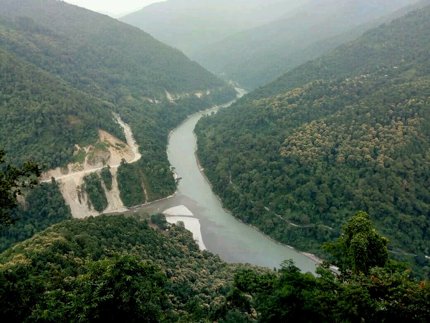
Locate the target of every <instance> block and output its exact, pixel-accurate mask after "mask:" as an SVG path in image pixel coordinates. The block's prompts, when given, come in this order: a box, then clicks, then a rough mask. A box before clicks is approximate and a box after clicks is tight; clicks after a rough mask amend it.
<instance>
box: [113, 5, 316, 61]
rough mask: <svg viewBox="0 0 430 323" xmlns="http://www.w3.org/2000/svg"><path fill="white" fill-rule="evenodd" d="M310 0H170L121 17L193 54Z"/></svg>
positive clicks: (277, 16) (273, 18)
mask: <svg viewBox="0 0 430 323" xmlns="http://www.w3.org/2000/svg"><path fill="white" fill-rule="evenodd" d="M307 1H308V0H305V1H303V0H301V1H299V0H293V1H284V0H168V1H164V2H161V3H156V4H153V5H150V6H148V7H145V8H143V9H142V10H140V11H137V12H135V13H132V14H129V15H127V16H125V17H123V18H121V20H122V21H124V22H126V23H129V24H131V25H134V26H137V27H139V28H141V29H143V30H145V31H146V32H149V33H150V34H151V35H153V36H154V37H156V38H157V39H160V40H161V41H164V42H166V43H167V44H169V45H172V46H174V47H177V48H179V49H181V50H183V51H184V52H185V53H186V54H188V55H191V56H193V53H194V52H195V51H196V50H202V49H203V48H205V47H206V46H207V45H209V44H211V43H214V42H216V41H219V40H221V39H223V38H225V37H227V36H230V35H233V34H234V33H237V32H239V31H243V30H247V29H250V28H253V27H256V26H260V25H263V24H266V23H268V22H270V21H273V20H275V19H277V18H279V17H281V16H282V15H283V14H285V13H286V12H288V11H289V10H291V9H292V8H295V7H297V6H299V5H302V4H303V3H306V2H307Z"/></svg>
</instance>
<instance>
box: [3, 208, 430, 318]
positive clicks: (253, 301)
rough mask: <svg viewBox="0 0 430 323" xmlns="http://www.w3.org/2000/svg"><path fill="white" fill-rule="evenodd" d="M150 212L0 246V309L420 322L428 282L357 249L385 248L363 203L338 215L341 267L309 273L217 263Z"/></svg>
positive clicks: (288, 266)
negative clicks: (343, 221) (350, 213)
mask: <svg viewBox="0 0 430 323" xmlns="http://www.w3.org/2000/svg"><path fill="white" fill-rule="evenodd" d="M151 218H153V219H157V221H156V223H158V225H159V228H157V229H154V228H152V227H154V224H153V223H148V222H147V220H145V219H144V218H142V217H140V216H135V217H128V218H127V217H123V216H101V217H98V218H89V219H86V220H70V221H65V222H63V223H61V224H57V225H55V226H52V227H51V228H49V229H47V230H45V231H44V232H42V233H41V234H38V235H36V236H35V237H33V238H32V239H30V240H27V241H25V242H22V243H20V244H18V245H16V246H15V247H14V248H12V249H9V250H7V251H5V252H4V253H2V254H0V283H1V284H0V286H1V287H0V300H1V302H0V311H1V313H2V317H3V318H4V319H5V320H7V321H23V320H30V321H39V320H41V321H47V320H48V321H54V320H67V321H106V320H108V321H111V320H120V319H121V320H122V319H125V318H126V319H127V320H128V321H130V322H141V321H142V320H143V321H145V322H215V321H217V322H231V323H233V322H235V323H236V322H281V321H282V322H284V321H289V320H293V321H300V322H358V321H367V322H381V321H391V320H393V319H394V318H396V319H399V318H400V319H404V320H407V321H408V322H425V320H426V318H428V317H429V315H430V313H429V308H428V306H427V305H428V304H429V301H430V299H429V297H430V286H429V284H428V282H425V281H422V282H418V281H415V280H413V279H411V278H410V277H409V275H408V272H407V271H404V268H403V267H402V265H401V264H398V263H395V262H392V261H387V259H386V258H381V259H380V260H379V261H377V262H375V261H374V260H373V259H371V258H367V257H362V255H370V257H372V256H374V257H375V256H379V255H383V254H384V252H385V254H386V246H385V245H384V243H382V244H378V243H375V242H377V241H385V240H384V238H383V237H381V236H380V235H379V234H378V233H376V232H375V231H374V229H373V227H372V225H371V223H370V222H369V221H368V217H367V215H366V214H364V213H359V214H357V215H356V216H354V217H353V218H351V219H350V221H349V222H348V224H347V225H346V228H345V233H346V234H347V237H349V238H350V239H345V241H337V242H336V243H335V245H336V244H338V245H339V247H335V248H332V250H338V251H340V253H341V254H342V255H343V257H340V258H338V259H344V260H350V261H345V262H344V263H345V266H344V267H343V270H342V273H341V274H340V275H334V274H333V273H331V272H330V271H329V270H328V269H327V266H323V267H321V268H320V269H319V271H318V273H319V276H318V277H315V276H313V275H312V274H310V273H300V271H299V270H298V268H296V267H295V266H294V264H293V263H292V262H291V261H286V262H285V263H284V264H283V266H282V268H281V269H280V270H279V271H271V270H268V269H267V270H263V269H259V268H255V267H251V266H243V265H242V266H238V265H229V264H226V263H224V262H222V261H221V260H220V259H219V258H218V257H217V256H214V255H212V254H210V253H208V252H206V251H204V252H201V251H199V250H198V247H197V245H196V243H195V242H194V241H193V240H192V237H191V234H190V233H189V232H187V231H186V230H185V229H183V228H181V227H177V226H170V225H167V226H166V222H165V219H164V221H163V219H162V216H153V217H151ZM348 241H351V242H352V243H349V244H348ZM357 242H359V243H358V244H357ZM357 247H358V248H357ZM350 251H355V252H350ZM377 251H378V252H377ZM357 260H360V261H359V262H358V263H359V264H362V265H365V266H366V267H365V268H367V270H366V272H363V271H362V270H361V269H362V268H363V267H358V268H356V267H354V264H355V263H356V261H357ZM356 269H357V270H356ZM367 271H368V272H367Z"/></svg>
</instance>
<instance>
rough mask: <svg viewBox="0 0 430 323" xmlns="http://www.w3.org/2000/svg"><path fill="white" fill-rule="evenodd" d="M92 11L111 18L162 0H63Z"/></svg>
mask: <svg viewBox="0 0 430 323" xmlns="http://www.w3.org/2000/svg"><path fill="white" fill-rule="evenodd" d="M65 1H66V2H68V3H72V4H75V5H78V6H80V7H84V8H87V9H90V10H93V11H98V12H101V13H104V14H108V15H111V16H113V17H120V16H122V15H124V14H127V13H130V12H133V11H136V10H138V9H141V8H143V7H145V6H147V5H150V4H151V3H154V2H161V1H163V0H65Z"/></svg>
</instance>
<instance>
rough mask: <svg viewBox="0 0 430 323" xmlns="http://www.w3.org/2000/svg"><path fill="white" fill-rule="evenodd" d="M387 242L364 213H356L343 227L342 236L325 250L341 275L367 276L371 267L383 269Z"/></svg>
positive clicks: (386, 254)
mask: <svg viewBox="0 0 430 323" xmlns="http://www.w3.org/2000/svg"><path fill="white" fill-rule="evenodd" d="M387 244H388V240H387V239H386V238H385V237H383V236H381V235H380V234H379V233H378V232H377V231H376V230H375V228H374V227H373V225H372V222H371V220H370V217H369V215H368V214H367V213H366V212H358V213H357V214H355V215H354V216H353V217H352V218H351V219H350V220H349V221H348V222H347V223H346V225H345V226H344V228H343V233H342V235H341V236H340V237H339V238H338V239H337V240H336V241H335V242H333V243H328V244H327V245H326V249H327V250H328V251H329V252H330V253H331V255H332V256H333V258H334V263H335V264H336V265H337V266H339V268H340V269H341V271H342V272H343V273H345V272H347V271H353V272H354V273H356V274H357V273H360V272H361V273H364V274H368V273H369V270H370V269H371V268H372V267H383V266H384V265H385V264H386V262H387V260H388V250H387Z"/></svg>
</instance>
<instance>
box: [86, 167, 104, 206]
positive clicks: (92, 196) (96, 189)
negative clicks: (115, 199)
mask: <svg viewBox="0 0 430 323" xmlns="http://www.w3.org/2000/svg"><path fill="white" fill-rule="evenodd" d="M83 188H84V190H85V192H86V193H87V196H88V198H89V202H91V205H92V207H94V210H96V211H97V212H103V210H105V209H106V208H107V207H108V201H107V198H106V192H105V191H104V189H103V186H102V183H101V178H100V176H99V175H98V174H97V173H92V174H90V175H87V176H85V177H84V187H83Z"/></svg>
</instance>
